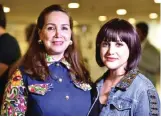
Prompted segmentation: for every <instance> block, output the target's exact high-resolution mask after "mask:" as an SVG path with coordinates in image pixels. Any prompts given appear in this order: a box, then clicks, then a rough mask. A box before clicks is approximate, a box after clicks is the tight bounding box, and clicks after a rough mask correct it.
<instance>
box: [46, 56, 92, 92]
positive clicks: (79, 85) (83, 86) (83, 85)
mask: <svg viewBox="0 0 161 117" xmlns="http://www.w3.org/2000/svg"><path fill="white" fill-rule="evenodd" d="M46 62H47V65H48V66H50V65H51V64H53V63H55V62H60V63H62V64H63V65H65V67H66V68H67V69H68V70H69V73H70V76H71V79H72V81H73V83H74V85H75V86H76V87H77V88H80V89H82V90H84V91H87V90H91V86H90V85H89V84H88V83H85V82H80V81H78V80H77V78H76V75H75V73H74V72H73V70H72V69H71V64H70V63H69V62H68V61H67V60H66V59H65V58H64V57H63V58H62V59H60V60H59V61H54V59H53V58H52V57H51V56H49V55H47V54H46Z"/></svg>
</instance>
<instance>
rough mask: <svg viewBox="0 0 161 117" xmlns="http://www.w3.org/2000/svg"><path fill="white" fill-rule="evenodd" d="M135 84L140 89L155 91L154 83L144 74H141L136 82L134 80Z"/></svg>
mask: <svg viewBox="0 0 161 117" xmlns="http://www.w3.org/2000/svg"><path fill="white" fill-rule="evenodd" d="M134 82H135V83H137V85H138V88H141V87H142V89H154V88H155V87H154V85H153V83H152V82H151V81H150V80H149V79H148V78H147V77H146V76H145V75H143V74H141V73H139V74H138V75H137V76H136V78H135V80H134Z"/></svg>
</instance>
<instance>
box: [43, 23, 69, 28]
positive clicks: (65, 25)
mask: <svg viewBox="0 0 161 117" xmlns="http://www.w3.org/2000/svg"><path fill="white" fill-rule="evenodd" d="M47 25H53V26H55V24H53V23H47V24H45V26H47ZM62 25H63V26H69V27H70V25H69V24H62Z"/></svg>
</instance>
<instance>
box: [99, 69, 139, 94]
mask: <svg viewBox="0 0 161 117" xmlns="http://www.w3.org/2000/svg"><path fill="white" fill-rule="evenodd" d="M108 73H109V71H107V72H106V73H105V74H104V75H103V76H102V77H101V78H100V79H99V80H98V81H97V87H99V88H100V87H102V86H103V83H104V80H105V78H106V76H107V75H108ZM138 74H139V71H138V69H133V70H130V71H129V72H128V73H127V74H126V75H125V76H124V77H123V78H122V80H121V81H120V82H119V83H118V84H117V85H116V86H115V88H117V89H120V90H123V91H125V90H127V88H128V87H129V86H130V85H131V84H132V82H133V80H134V79H135V77H136V76H137V75H138Z"/></svg>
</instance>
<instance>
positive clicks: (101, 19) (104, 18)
mask: <svg viewBox="0 0 161 117" xmlns="http://www.w3.org/2000/svg"><path fill="white" fill-rule="evenodd" d="M98 20H99V21H101V22H103V21H106V20H107V17H106V16H99V17H98Z"/></svg>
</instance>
